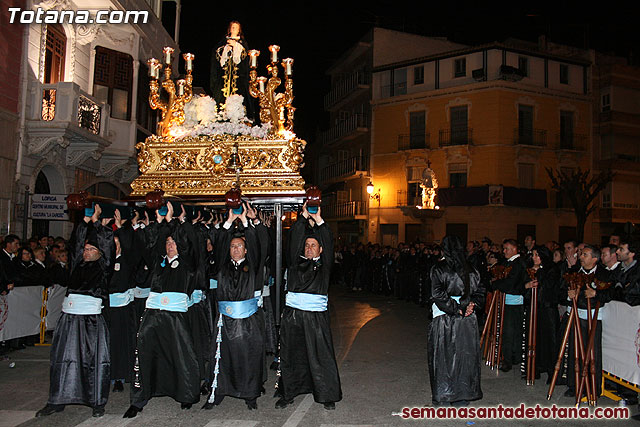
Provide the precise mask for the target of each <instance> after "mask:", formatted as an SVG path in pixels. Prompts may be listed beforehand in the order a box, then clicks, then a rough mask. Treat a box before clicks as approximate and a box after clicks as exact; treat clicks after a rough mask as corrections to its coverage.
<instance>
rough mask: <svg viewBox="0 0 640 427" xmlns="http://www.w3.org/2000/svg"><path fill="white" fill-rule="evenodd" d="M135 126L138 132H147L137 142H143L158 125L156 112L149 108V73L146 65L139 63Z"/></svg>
mask: <svg viewBox="0 0 640 427" xmlns="http://www.w3.org/2000/svg"><path fill="white" fill-rule="evenodd" d="M136 103H137V108H136V116H137V122H138V123H137V124H138V130H140V129H141V128H142V129H144V130H146V131H148V132H143V134H146V135H145V136H144V137H142V138H141V137H138V141H144V138H146V137H147V136H149V134H152V133H155V131H156V125H157V123H158V111H159V110H153V109H151V107H150V106H149V73H148V72H147V64H146V63H145V62H142V61H140V72H139V73H138V96H137V101H136Z"/></svg>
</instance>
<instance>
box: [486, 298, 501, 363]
mask: <svg viewBox="0 0 640 427" xmlns="http://www.w3.org/2000/svg"><path fill="white" fill-rule="evenodd" d="M500 299H501V297H500V292H499V291H494V293H493V316H492V318H491V324H490V325H489V327H490V330H489V336H488V337H487V346H486V348H485V353H486V360H487V366H490V367H491V369H493V366H494V363H495V356H496V334H497V333H498V326H497V324H498V313H499V310H500Z"/></svg>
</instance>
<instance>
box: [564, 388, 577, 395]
mask: <svg viewBox="0 0 640 427" xmlns="http://www.w3.org/2000/svg"><path fill="white" fill-rule="evenodd" d="M564 397H576V391H575V390H574V389H572V388H568V389H567V390H566V391H565V392H564Z"/></svg>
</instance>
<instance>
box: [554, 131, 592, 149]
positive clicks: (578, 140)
mask: <svg viewBox="0 0 640 427" xmlns="http://www.w3.org/2000/svg"><path fill="white" fill-rule="evenodd" d="M556 148H557V149H558V150H575V151H586V150H587V136H586V135H578V134H575V133H570V134H561V133H559V134H556Z"/></svg>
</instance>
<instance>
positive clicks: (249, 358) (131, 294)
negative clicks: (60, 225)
mask: <svg viewBox="0 0 640 427" xmlns="http://www.w3.org/2000/svg"><path fill="white" fill-rule="evenodd" d="M168 207H169V209H168V212H166V213H164V214H161V213H160V211H156V212H155V216H156V217H155V218H154V219H153V220H151V219H150V218H149V216H148V214H145V217H144V218H142V217H141V216H140V215H139V214H136V216H135V217H134V218H133V219H132V220H129V221H125V220H122V219H121V218H120V215H119V212H118V211H116V214H115V217H114V218H107V219H100V214H99V206H96V211H95V212H94V214H93V215H92V216H91V217H89V216H87V217H85V218H84V221H82V222H80V223H79V224H78V225H77V226H76V228H75V230H74V233H73V235H72V237H71V239H70V241H69V242H67V241H65V240H64V239H61V238H56V239H52V238H50V237H43V238H41V239H38V238H32V239H30V240H29V241H28V242H25V244H24V245H21V242H20V239H19V238H18V237H17V236H15V235H8V236H5V237H4V239H3V241H2V249H3V251H2V253H1V254H0V255H1V257H0V259H1V261H2V262H1V264H0V265H1V269H0V273H1V276H0V277H1V280H0V290H1V293H2V295H6V294H7V293H8V292H11V291H12V289H14V288H15V287H17V286H31V285H44V286H50V285H52V284H58V285H61V286H65V287H67V289H68V291H67V297H66V298H65V301H64V303H63V310H62V311H63V314H62V317H61V319H60V321H59V322H58V325H57V327H56V330H55V332H54V336H53V346H52V349H51V383H50V397H49V402H48V403H47V405H46V406H45V407H44V408H43V409H42V410H40V411H39V412H38V416H45V415H49V414H51V413H54V412H59V411H61V410H63V409H64V405H67V404H84V405H88V406H91V407H92V408H93V413H94V416H100V415H102V414H103V413H104V405H105V403H106V401H107V398H108V395H109V392H110V389H111V386H113V388H112V391H113V392H118V391H122V390H123V388H124V384H125V383H130V386H131V406H130V407H129V409H128V410H127V411H126V413H125V417H134V416H136V415H137V413H139V412H140V411H142V410H143V408H144V406H145V405H146V403H147V402H148V401H149V399H151V398H153V397H155V396H170V397H172V398H174V399H175V400H176V401H177V402H180V403H181V407H182V408H183V409H188V408H190V407H191V405H192V404H194V403H196V402H198V401H199V398H200V395H205V396H207V401H206V403H205V405H204V407H203V408H204V409H211V408H213V407H215V406H217V405H220V404H221V403H222V400H223V399H224V397H225V396H232V397H236V398H241V399H244V401H245V402H246V405H247V407H248V408H249V409H256V408H257V398H258V397H259V396H260V395H261V394H263V393H264V392H265V391H264V387H263V385H264V382H265V381H266V373H267V367H266V366H267V364H268V361H269V360H270V359H269V358H271V357H273V358H274V363H272V364H271V368H272V369H278V379H277V393H276V395H277V397H278V400H277V402H276V407H277V408H284V407H287V406H288V405H289V404H291V403H292V402H293V399H294V398H295V397H296V396H297V395H299V394H305V393H313V396H314V399H315V400H316V402H319V403H322V404H323V405H324V407H325V408H326V409H333V408H335V402H338V401H340V400H341V398H342V391H341V387H340V378H339V374H338V368H337V364H336V361H335V355H334V349H333V344H332V338H331V330H330V324H329V313H328V311H327V307H328V297H327V295H328V290H329V285H330V284H334V285H336V286H342V287H344V288H345V289H346V290H348V291H349V292H360V291H367V292H371V293H375V294H383V295H386V296H390V297H395V298H398V299H403V300H407V301H413V302H415V303H416V304H419V305H420V306H423V307H425V310H429V311H430V315H431V317H432V319H433V320H432V322H431V324H430V332H429V343H428V352H429V373H430V379H431V390H432V400H433V403H434V405H465V404H468V402H469V401H472V400H478V399H481V398H482V390H481V386H480V367H481V364H482V360H481V359H482V353H481V349H480V339H479V338H480V332H481V330H482V326H483V324H484V322H485V319H486V317H487V312H488V307H489V304H490V301H491V300H492V296H494V295H496V293H497V292H499V293H501V294H504V305H505V308H504V319H503V321H504V331H503V333H502V332H501V333H502V338H501V339H502V352H501V356H500V359H499V369H500V370H501V371H503V372H508V371H510V370H512V369H513V368H514V367H515V366H518V365H520V364H521V363H522V362H523V361H524V359H525V357H526V356H525V354H524V348H525V346H524V342H525V338H526V330H527V328H528V325H527V321H526V319H527V318H528V317H529V316H528V315H529V313H528V310H529V307H530V305H529V302H530V299H531V296H532V289H534V288H536V289H537V290H538V292H537V319H538V321H537V322H538V323H537V324H538V327H537V343H538V348H537V351H536V354H537V364H536V372H535V373H533V375H535V377H536V378H539V377H540V375H541V374H545V373H546V374H547V382H550V381H551V379H552V377H553V374H554V368H555V367H556V358H557V355H558V354H559V350H560V345H561V341H562V334H563V332H564V330H565V328H566V325H567V322H568V319H569V316H570V313H571V310H572V307H573V306H574V303H575V307H577V311H578V318H579V319H580V326H581V329H582V330H583V331H582V334H583V336H587V328H588V327H587V318H588V317H589V315H588V313H587V307H588V303H587V302H588V300H589V301H597V302H598V304H599V306H604V305H605V304H607V303H609V302H610V301H612V300H617V301H621V302H624V303H627V304H629V305H631V306H636V305H640V266H639V264H638V263H637V260H636V258H635V257H636V254H638V253H639V249H640V248H639V246H638V243H637V242H636V241H635V240H633V239H632V238H630V237H626V236H620V235H612V236H610V239H609V242H608V244H606V245H602V246H600V247H598V246H595V245H589V244H586V243H582V242H576V241H573V240H570V241H567V242H563V244H562V245H560V244H559V243H557V242H553V241H551V242H546V243H545V244H543V245H539V244H538V243H537V242H536V238H535V236H532V235H529V236H526V238H525V239H524V241H523V242H522V244H519V243H518V242H517V241H515V240H514V239H505V240H503V241H502V242H501V243H500V244H498V243H494V242H492V241H491V240H490V239H489V238H486V237H485V238H483V239H482V241H480V242H476V241H470V242H467V243H466V246H465V244H464V243H463V242H462V241H461V240H460V239H459V238H457V237H455V236H446V237H445V238H444V239H443V240H442V243H441V244H426V243H420V242H418V243H412V244H404V243H400V244H399V245H398V246H397V247H390V246H383V245H379V244H371V243H369V244H362V243H360V244H351V245H337V246H336V247H335V248H334V243H333V236H332V234H331V231H330V229H329V227H328V226H327V225H326V224H324V221H323V220H322V218H321V216H320V213H319V212H318V213H310V212H309V211H308V210H307V208H306V206H304V207H303V209H302V211H301V215H299V216H298V218H299V219H298V221H297V222H296V223H295V224H294V225H293V227H292V229H291V231H290V234H289V237H288V239H287V247H286V250H285V254H284V255H285V264H286V265H285V266H284V267H285V268H286V275H285V279H286V280H285V284H284V285H285V287H286V290H287V292H286V297H284V295H285V292H283V293H282V294H283V298H286V299H283V301H282V302H283V304H284V306H285V308H284V310H283V313H282V317H281V326H280V328H279V329H278V328H276V326H275V325H276V323H277V322H276V319H275V315H274V306H275V303H276V301H275V294H276V293H275V292H273V291H272V288H273V284H274V277H275V256H274V250H275V243H274V242H275V226H274V224H272V218H271V217H270V216H269V215H266V214H263V213H258V212H257V211H256V209H254V208H253V207H251V206H250V205H248V204H247V205H245V206H244V208H243V211H242V213H241V214H239V213H235V212H234V210H229V212H228V214H227V215H226V217H222V216H218V215H210V216H209V217H208V218H205V217H202V216H200V215H198V217H196V218H193V219H187V218H186V216H185V213H184V211H183V212H182V213H181V214H180V215H177V216H176V215H174V213H173V210H172V207H171V204H170V203H169V204H168ZM496 266H502V267H506V268H505V269H504V270H503V271H505V272H506V273H505V274H503V275H496V274H495V272H494V270H495V268H496ZM567 273H578V274H583V275H585V276H588V277H589V281H590V283H588V284H587V286H584V287H582V288H578V289H576V288H575V286H574V285H573V284H572V283H571V280H570V279H569V278H568V277H569V276H567ZM603 283H604V284H608V286H596V284H599V285H601V284H603ZM590 306H592V307H593V304H592V305H590ZM593 314H594V313H593V309H592V315H593ZM600 318H601V317H600V315H598V318H597V322H596V328H597V329H596V333H595V339H594V342H595V344H594V359H595V365H596V376H597V378H596V386H597V388H598V389H597V390H596V393H597V394H598V395H599V394H600V393H599V392H600V384H601V375H602V346H601V341H602V325H601V321H600ZM572 334H573V332H572ZM32 342H33V341H32V340H31V338H30V337H27V338H21V339H17V340H12V342H9V343H4V344H6V345H8V346H9V347H12V348H20V347H23V346H24V345H27V344H29V343H32ZM568 343H569V346H568V347H569V351H567V352H566V355H567V356H566V357H567V361H566V362H565V363H564V364H563V367H564V366H567V365H568V366H573V364H574V360H573V354H574V351H573V348H572V346H573V345H574V344H573V343H574V340H573V337H571V338H570V339H569V340H568ZM87 349H90V351H89V353H90V354H87ZM69 357H72V359H73V363H71V364H70V363H69ZM301 361H306V363H300V362H301ZM564 369H566V368H564ZM564 369H563V370H564ZM523 377H524V373H523ZM558 378H559V380H558V382H557V383H558V384H566V385H567V389H566V391H565V396H575V393H576V384H575V377H574V376H573V375H569V374H567V373H566V372H560V375H559V376H558ZM88 385H90V386H88ZM619 391H620V392H621V393H622V394H623V396H625V397H627V398H629V400H634V398H635V396H634V395H630V394H625V393H626V392H625V390H623V389H622V388H620V390H619Z"/></svg>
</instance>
